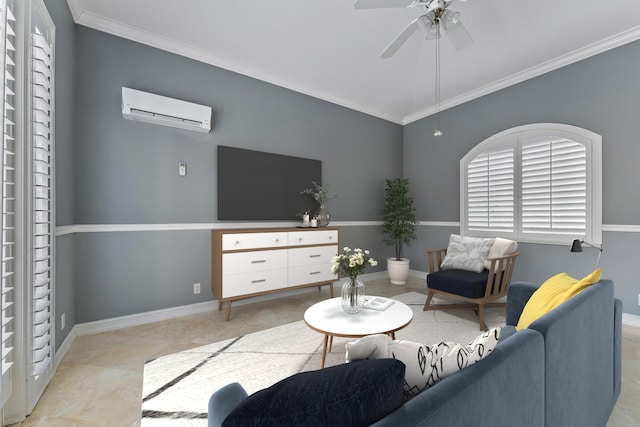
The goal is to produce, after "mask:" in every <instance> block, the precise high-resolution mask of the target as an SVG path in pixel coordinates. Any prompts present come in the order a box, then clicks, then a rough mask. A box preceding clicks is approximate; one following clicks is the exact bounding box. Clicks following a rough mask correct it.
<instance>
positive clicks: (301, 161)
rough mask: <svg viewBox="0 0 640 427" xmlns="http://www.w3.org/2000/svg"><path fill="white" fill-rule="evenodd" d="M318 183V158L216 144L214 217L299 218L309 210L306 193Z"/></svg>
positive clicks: (310, 203) (245, 218)
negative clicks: (216, 197)
mask: <svg viewBox="0 0 640 427" xmlns="http://www.w3.org/2000/svg"><path fill="white" fill-rule="evenodd" d="M312 181H314V182H316V183H318V184H320V185H322V161H320V160H312V159H305V158H301V157H293V156H285V155H282V154H273V153H265V152H262V151H254V150H245V149H242V148H234V147H225V146H222V145H220V146H218V220H233V221H256V220H258V221H270V220H287V221H292V220H301V218H299V217H297V216H296V214H303V213H304V212H310V213H312V212H313V210H314V208H315V207H316V205H315V202H314V200H313V199H312V198H311V196H309V195H300V192H301V191H303V190H304V189H305V188H311V187H312V185H311V182H312Z"/></svg>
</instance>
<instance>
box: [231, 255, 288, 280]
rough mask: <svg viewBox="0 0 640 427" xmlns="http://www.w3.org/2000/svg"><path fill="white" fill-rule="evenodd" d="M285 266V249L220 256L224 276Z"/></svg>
mask: <svg viewBox="0 0 640 427" xmlns="http://www.w3.org/2000/svg"><path fill="white" fill-rule="evenodd" d="M286 266H287V249H275V250H272V251H253V252H235V253H232V254H223V255H222V271H223V272H224V275H225V276H229V275H235V274H242V273H250V272H253V271H266V270H277V269H280V268H285V267H286Z"/></svg>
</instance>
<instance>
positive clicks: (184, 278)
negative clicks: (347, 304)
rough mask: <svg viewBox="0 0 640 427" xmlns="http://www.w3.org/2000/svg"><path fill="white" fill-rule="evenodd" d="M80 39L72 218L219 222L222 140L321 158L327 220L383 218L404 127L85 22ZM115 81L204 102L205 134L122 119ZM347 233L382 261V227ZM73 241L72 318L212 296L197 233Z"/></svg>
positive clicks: (204, 244) (201, 235)
mask: <svg viewBox="0 0 640 427" xmlns="http://www.w3.org/2000/svg"><path fill="white" fill-rule="evenodd" d="M76 48H77V50H76V55H77V56H76V58H77V62H76V81H75V83H76V86H75V89H76V99H77V103H76V117H77V119H76V132H77V133H76V138H77V139H76V147H75V153H74V154H75V159H74V160H75V174H76V176H75V178H76V186H75V194H76V195H75V210H74V211H75V221H76V224H171V223H215V222H216V221H217V214H216V212H217V206H216V204H217V201H216V200H217V197H216V188H217V177H216V156H215V154H216V149H217V146H218V145H226V146H233V147H242V148H249V149H255V150H260V151H267V152H272V153H281V154H287V155H292V156H299V157H307V158H312V159H317V160H321V161H322V162H323V182H324V183H325V184H328V185H329V188H330V191H331V192H332V193H336V194H338V198H337V199H334V200H331V201H329V202H327V204H326V206H327V209H328V210H329V211H330V212H331V214H332V220H333V221H367V220H377V219H379V218H380V209H381V207H382V199H383V195H384V181H385V179H386V178H392V177H397V176H401V175H402V135H403V131H402V127H401V126H400V125H397V124H393V123H390V122H387V121H384V120H380V119H376V118H373V117H371V116H368V115H365V114H362V113H358V112H355V111H353V110H349V109H346V108H343V107H340V106H337V105H334V104H330V103H328V102H324V101H321V100H318V99H315V98H311V97H308V96H305V95H301V94H299V93H296V92H292V91H289V90H287V89H283V88H280V87H277V86H273V85H270V84H267V83H264V82H261V81H258V80H255V79H251V78H248V77H245V76H241V75H238V74H235V73H232V72H229V71H226V70H222V69H219V68H216V67H212V66H209V65H206V64H202V63H199V62H196V61H192V60H189V59H186V58H183V57H180V56H177V55H173V54H170V53H167V52H164V51H161V50H157V49H154V48H150V47H147V46H144V45H141V44H138V43H134V42H131V41H127V40H124V39H121V38H118V37H114V36H110V35H108V34H105V33H101V32H98V31H94V30H91V29H87V28H85V27H77V39H76ZM123 86H126V87H131V88H134V89H140V90H145V91H148V92H152V93H157V94H160V95H165V96H170V97H175V98H179V99H183V100H187V101H191V102H196V103H200V104H204V105H210V106H211V107H213V111H214V121H213V122H214V123H213V130H212V132H211V133H210V134H200V133H195V132H189V131H184V130H179V129H172V128H168V127H162V126H157V125H151V124H145V123H139V122H132V121H128V120H124V119H123V118H122V115H121V108H120V103H121V90H122V87H123ZM182 161H184V162H187V171H188V172H187V176H186V177H185V178H181V177H179V176H178V171H177V169H178V162H182ZM344 228H349V230H344V232H343V237H342V243H344V244H352V245H358V246H363V247H364V245H362V243H361V242H365V243H366V242H371V245H372V246H373V247H368V249H370V250H371V251H372V252H373V253H374V255H379V256H378V258H384V257H386V255H384V254H383V252H384V251H388V249H387V248H385V247H384V246H383V245H382V243H381V240H382V239H381V238H372V236H375V234H376V233H379V227H375V228H374V230H373V231H372V230H371V228H372V227H363V226H356V227H344ZM75 238H76V257H75V279H76V295H75V299H76V309H77V315H76V321H77V322H79V323H81V322H88V321H94V320H100V319H106V318H110V317H115V316H122V315H127V314H134V313H140V312H144V311H149V310H155V309H162V308H167V307H175V306H180V305H186V304H192V303H196V302H201V301H208V300H211V299H212V295H211V293H210V290H209V289H210V271H209V268H210V264H211V253H210V248H209V246H210V244H209V232H208V231H206V230H203V231H159V232H146V231H145V232H116V233H77V234H76V236H75ZM350 242H353V243H350ZM383 268H384V266H383V265H381V266H379V267H378V269H383ZM371 271H374V270H373V269H372V270H371ZM196 282H200V283H201V284H202V289H203V293H202V294H200V295H193V294H192V286H193V283H196Z"/></svg>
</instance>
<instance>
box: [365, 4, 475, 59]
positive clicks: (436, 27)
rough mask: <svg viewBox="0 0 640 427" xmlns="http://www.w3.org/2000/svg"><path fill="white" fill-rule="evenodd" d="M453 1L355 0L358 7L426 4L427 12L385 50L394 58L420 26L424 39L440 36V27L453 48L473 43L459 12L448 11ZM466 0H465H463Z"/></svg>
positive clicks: (463, 47)
mask: <svg viewBox="0 0 640 427" xmlns="http://www.w3.org/2000/svg"><path fill="white" fill-rule="evenodd" d="M453 1H454V0H354V2H353V5H354V7H355V8H356V9H378V8H391V7H417V6H424V7H425V8H426V9H427V13H425V14H424V15H420V16H418V17H417V18H416V19H414V20H413V21H411V23H409V25H407V26H406V28H405V29H404V30H402V32H401V33H400V34H398V36H397V37H396V38H395V39H394V40H393V41H392V42H391V43H390V44H389V45H388V46H387V47H386V48H385V50H383V51H382V53H381V54H380V56H381V57H382V58H390V57H392V56H393V55H394V54H395V53H396V52H397V51H398V49H400V46H402V45H403V44H404V43H405V42H406V41H407V40H408V39H409V37H411V36H412V35H413V33H415V32H416V30H417V29H418V28H420V29H422V30H423V31H424V33H425V39H427V40H430V39H439V38H440V35H441V32H440V30H441V27H442V29H443V30H444V33H445V34H446V35H447V36H448V38H449V40H450V41H451V44H452V45H453V47H454V48H455V49H456V50H457V51H460V50H463V49H466V48H467V47H469V46H470V45H471V43H473V39H472V38H471V36H470V35H469V33H468V32H467V30H466V28H465V27H464V25H462V22H461V21H460V12H454V11H453V10H449V9H448V7H449V5H450V4H451V3H453ZM461 1H466V0H461Z"/></svg>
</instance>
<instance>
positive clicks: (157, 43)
mask: <svg viewBox="0 0 640 427" xmlns="http://www.w3.org/2000/svg"><path fill="white" fill-rule="evenodd" d="M67 1H68V2H69V7H70V8H71V9H72V15H73V18H74V20H75V22H76V24H79V25H83V26H85V27H88V28H92V29H94V30H98V31H102V32H104V33H108V34H112V35H114V36H117V37H122V38H124V39H127V40H131V41H134V42H137V43H140V44H144V45H147V46H151V47H154V48H157V49H160V50H164V51H167V52H170V53H174V54H176V55H180V56H184V57H186V58H190V59H193V60H196V61H199V62H203V63H205V64H209V65H213V66H216V67H219V68H222V69H225V70H228V71H232V72H234V73H238V74H242V75H244V76H248V77H251V78H254V79H257V80H261V81H263V82H266V83H270V84H273V85H276V86H280V87H283V88H285V89H289V90H292V91H294V92H298V93H301V94H304V95H308V96H311V97H314V98H318V99H321V100H323V101H327V102H330V103H332V104H336V105H340V106H342V107H346V108H349V109H351V110H355V111H358V112H361V113H364V114H368V115H370V116H374V117H378V118H380V119H383V120H387V121H389V122H393V123H396V124H400V125H401V124H402V122H403V119H402V117H395V116H393V115H391V114H387V113H385V112H383V111H379V110H376V109H373V108H369V107H366V106H364V105H360V104H358V103H355V102H352V101H349V100H347V99H344V98H340V97H337V96H334V95H331V94H328V93H325V92H322V91H319V90H317V89H314V88H310V87H306V86H303V85H297V84H292V83H291V82H287V81H285V80H282V79H280V78H278V77H277V76H274V75H271V74H269V73H268V72H266V71H265V70H260V69H256V68H252V67H249V66H246V65H244V64H239V63H236V62H234V61H232V60H230V59H228V58H224V57H221V56H216V55H213V54H211V53H210V52H207V51H205V50H203V49H199V48H195V47H193V46H191V45H188V44H186V43H181V42H178V41H176V40H173V39H170V38H168V37H164V36H162V35H159V34H156V33H153V32H151V31H146V30H142V29H140V28H137V27H133V26H131V25H128V24H125V23H123V22H119V21H116V20H112V19H106V18H104V17H102V16H99V15H96V14H94V13H92V12H88V11H86V9H84V7H83V6H82V3H81V1H82V0H67ZM72 4H73V6H72ZM74 8H75V12H74Z"/></svg>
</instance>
